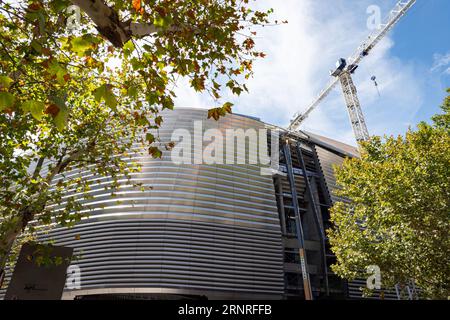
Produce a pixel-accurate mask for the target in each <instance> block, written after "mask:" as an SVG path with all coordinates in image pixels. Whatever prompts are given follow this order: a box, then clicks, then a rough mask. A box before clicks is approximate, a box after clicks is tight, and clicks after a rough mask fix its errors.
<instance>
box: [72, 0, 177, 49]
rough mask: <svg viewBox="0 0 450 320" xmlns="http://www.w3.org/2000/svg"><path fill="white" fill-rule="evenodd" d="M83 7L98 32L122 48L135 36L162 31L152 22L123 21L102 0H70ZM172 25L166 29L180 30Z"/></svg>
mask: <svg viewBox="0 0 450 320" xmlns="http://www.w3.org/2000/svg"><path fill="white" fill-rule="evenodd" d="M70 1H71V2H72V3H73V4H74V5H77V6H78V7H80V8H81V10H83V11H84V12H85V13H86V14H87V15H88V16H89V18H91V20H92V21H93V22H94V23H95V25H96V28H97V30H98V32H100V34H101V35H102V36H104V37H105V38H106V39H108V40H109V41H110V42H111V43H112V44H113V45H114V46H115V47H116V48H121V47H123V45H124V44H125V43H126V42H127V41H128V40H130V39H131V37H133V36H137V37H143V36H148V35H152V34H154V33H157V32H158V31H162V30H163V29H162V28H158V27H155V26H154V25H153V24H152V23H134V22H131V20H128V21H121V20H120V19H119V15H118V14H117V12H116V11H115V10H114V9H113V8H112V7H110V6H108V5H107V4H105V3H104V2H103V1H102V0H70ZM179 29H180V28H178V27H177V26H172V27H169V28H167V29H164V30H165V31H172V32H174V31H178V30H179Z"/></svg>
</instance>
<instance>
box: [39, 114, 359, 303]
mask: <svg viewBox="0 0 450 320" xmlns="http://www.w3.org/2000/svg"><path fill="white" fill-rule="evenodd" d="M163 116H164V124H163V125H162V127H161V128H160V129H159V130H158V132H157V133H158V135H159V138H160V139H161V141H162V142H170V141H172V139H173V133H174V131H175V130H178V131H179V132H184V133H190V134H191V135H192V137H193V140H198V139H202V137H199V136H198V132H195V124H196V123H197V125H198V124H199V123H201V127H202V130H203V132H205V131H206V130H209V129H215V130H216V131H220V132H225V131H226V130H227V129H243V130H247V129H254V130H256V131H257V132H264V131H260V130H261V129H268V130H269V131H270V132H273V131H275V130H281V131H279V133H280V135H279V138H277V139H279V143H278V151H279V164H278V166H277V168H276V170H272V171H271V174H261V173H262V167H263V166H262V165H259V164H248V163H236V164H226V163H225V164H217V163H212V164H205V163H201V164H195V163H191V164H190V163H183V164H179V163H174V161H173V159H172V158H171V152H172V151H173V150H164V149H163V150H164V152H163V156H162V158H161V159H153V158H152V157H151V156H150V155H148V154H145V153H142V154H140V153H136V154H135V155H132V157H133V160H135V161H138V162H139V163H140V164H141V166H142V170H141V171H140V172H138V173H135V174H134V175H133V181H134V182H141V183H143V184H144V185H147V186H151V189H150V188H147V189H146V190H144V191H142V190H137V189H136V188H132V187H131V186H130V187H127V186H126V185H124V186H122V187H121V188H120V189H119V190H117V191H116V192H115V196H114V197H112V196H111V190H105V186H107V185H108V183H109V182H110V180H109V179H108V177H105V178H103V179H101V181H96V182H95V184H93V185H92V190H91V195H92V196H93V198H92V199H91V200H85V202H84V205H86V206H89V207H90V208H94V209H93V210H92V211H91V212H90V215H89V217H88V218H87V219H84V220H82V222H81V223H79V224H77V225H76V226H75V227H73V228H70V229H67V228H55V229H52V230H51V231H50V232H49V233H45V234H44V233H43V234H42V235H41V240H50V239H51V240H53V241H55V244H56V245H62V246H68V247H73V248H74V249H75V254H76V255H77V256H79V259H78V260H76V261H74V262H73V264H76V265H77V266H78V267H79V268H80V271H81V277H80V286H79V288H76V289H69V288H66V289H65V291H64V294H63V299H180V298H184V299H305V292H306V290H304V289H305V288H304V286H305V283H306V282H305V281H306V280H305V279H309V280H308V281H307V283H308V284H309V286H310V288H311V289H310V292H311V294H312V295H313V297H314V298H315V299H331V298H349V297H350V298H357V297H360V296H361V293H360V291H359V289H358V286H359V285H358V283H352V284H350V285H349V284H347V283H345V282H344V281H342V280H340V279H339V278H337V277H336V276H335V275H334V274H333V273H332V271H331V270H330V265H331V264H332V263H333V262H334V259H335V257H334V255H333V253H332V252H331V251H330V248H329V245H328V242H327V238H326V233H325V230H326V229H327V228H329V227H330V221H329V218H330V215H329V208H330V206H331V205H332V204H333V202H335V201H337V200H339V199H337V198H336V197H335V196H334V195H333V189H334V188H335V179H334V177H333V171H332V170H333V169H332V165H333V164H338V165H339V164H341V163H342V161H343V160H344V158H345V157H354V156H357V150H356V149H355V148H354V147H351V146H348V145H345V144H343V143H340V142H337V141H334V140H330V139H327V138H324V137H320V136H317V135H313V134H310V133H305V132H298V133H288V132H286V131H284V130H283V129H279V128H276V127H274V126H272V125H270V124H266V123H263V122H261V121H260V120H258V119H256V118H252V117H248V116H243V115H237V114H232V115H227V116H226V117H223V118H221V119H220V120H219V121H214V120H209V119H207V110H203V109H193V108H180V109H177V110H175V111H167V112H166V111H165V112H164V113H163ZM180 130H181V131H180ZM271 139H273V138H271V136H270V135H269V136H268V139H267V141H268V142H267V144H268V145H269V149H270V146H272V145H273V144H272V141H271ZM185 142H186V141H185ZM191 142H192V143H194V142H193V141H191ZM241 151H242V150H235V153H236V154H237V155H238V156H239V152H241ZM196 152H197V153H198V150H197V151H196V150H195V149H193V152H192V154H188V155H189V157H192V158H195V157H196ZM200 152H201V151H200ZM249 152H250V151H249V149H248V150H246V152H245V156H246V157H247V158H248V157H249ZM273 152H274V151H273V150H272V155H273ZM241 155H242V154H241ZM183 156H186V154H184V155H183ZM194 162H195V161H194ZM69 174H70V173H69ZM72 174H81V175H83V178H84V179H94V178H93V177H90V176H89V174H88V173H83V172H73V173H72ZM95 179H96V180H98V178H95ZM297 212H298V213H299V215H300V217H301V219H300V220H301V221H300V223H298V220H297V219H296V216H297ZM300 237H301V239H300ZM299 249H303V250H299ZM300 251H302V252H304V256H301V254H300ZM302 263H303V268H302ZM305 270H306V273H305ZM306 294H307V293H306Z"/></svg>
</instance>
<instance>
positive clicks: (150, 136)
mask: <svg viewBox="0 0 450 320" xmlns="http://www.w3.org/2000/svg"><path fill="white" fill-rule="evenodd" d="M145 140H147V141H148V143H153V142H154V141H155V136H154V135H153V134H151V133H147V134H146V135H145Z"/></svg>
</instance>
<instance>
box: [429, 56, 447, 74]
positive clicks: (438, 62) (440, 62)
mask: <svg viewBox="0 0 450 320" xmlns="http://www.w3.org/2000/svg"><path fill="white" fill-rule="evenodd" d="M433 59H434V63H433V66H432V67H431V72H435V71H439V72H442V73H445V74H450V66H449V65H450V52H449V53H447V54H439V53H436V54H434V56H433Z"/></svg>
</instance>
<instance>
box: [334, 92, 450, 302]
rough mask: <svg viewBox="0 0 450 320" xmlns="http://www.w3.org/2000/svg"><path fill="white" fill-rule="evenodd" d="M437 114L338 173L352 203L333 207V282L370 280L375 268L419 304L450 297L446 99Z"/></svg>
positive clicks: (377, 143)
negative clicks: (415, 289) (416, 290)
mask: <svg viewBox="0 0 450 320" xmlns="http://www.w3.org/2000/svg"><path fill="white" fill-rule="evenodd" d="M449 92H450V91H449ZM442 109H443V111H444V113H443V114H440V115H436V116H435V117H433V120H434V121H433V124H432V125H429V124H426V123H420V124H419V125H418V127H417V129H416V130H414V131H413V130H409V131H408V132H407V133H406V135H405V137H402V136H399V137H385V139H384V140H381V139H380V138H379V137H373V138H372V139H371V140H370V141H369V142H368V143H366V144H364V145H363V148H364V150H363V152H362V155H361V158H360V159H358V158H354V159H346V160H345V161H344V164H343V166H342V167H341V168H336V179H337V183H338V185H339V186H340V189H339V190H338V191H337V192H336V193H337V194H338V195H339V196H341V197H345V198H347V199H349V200H350V202H349V203H343V202H339V203H336V204H335V205H334V206H333V208H332V215H331V218H332V221H333V223H334V224H335V228H333V229H331V230H329V231H328V235H329V239H330V243H331V245H332V250H333V251H334V252H335V254H336V257H337V264H336V265H334V266H333V270H334V271H335V272H336V273H337V274H338V275H340V276H342V277H344V278H347V279H354V278H357V277H362V278H367V275H366V274H365V273H364V272H365V270H366V268H367V267H368V266H369V265H378V266H379V267H380V269H381V277H382V284H383V286H384V287H389V286H393V285H395V284H403V285H405V284H407V283H409V281H410V280H411V279H414V281H415V283H416V285H417V286H419V287H420V288H421V290H422V292H421V294H422V295H423V297H428V298H441V299H447V297H448V296H450V263H449V257H450V237H449V236H450V235H449V231H450V131H449V129H450V96H448V97H447V98H446V100H445V102H444V105H443V106H442Z"/></svg>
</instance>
